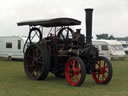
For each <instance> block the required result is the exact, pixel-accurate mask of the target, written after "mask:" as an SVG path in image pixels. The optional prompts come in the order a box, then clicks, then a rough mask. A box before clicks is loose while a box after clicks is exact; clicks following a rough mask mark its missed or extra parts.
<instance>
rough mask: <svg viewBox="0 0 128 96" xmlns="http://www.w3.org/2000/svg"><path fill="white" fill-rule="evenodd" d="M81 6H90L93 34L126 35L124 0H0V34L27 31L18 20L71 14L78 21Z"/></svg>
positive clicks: (127, 10) (127, 17) (127, 19)
mask: <svg viewBox="0 0 128 96" xmlns="http://www.w3.org/2000/svg"><path fill="white" fill-rule="evenodd" d="M85 8H94V13H93V36H94V37H95V35H96V34H101V33H108V34H111V35H114V36H118V37H120V36H121V37H123V36H128V0H0V36H12V35H16V36H17V35H27V34H28V27H27V26H26V27H19V26H17V25H16V23H17V22H19V21H25V20H38V19H48V18H54V17H72V18H75V19H78V20H81V21H82V26H80V27H81V28H82V32H84V23H85V21H84V19H85V17H84V16H85V13H84V9H85Z"/></svg>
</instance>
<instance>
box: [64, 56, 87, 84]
mask: <svg viewBox="0 0 128 96" xmlns="http://www.w3.org/2000/svg"><path fill="white" fill-rule="evenodd" d="M85 76H86V68H85V64H84V62H83V61H82V59H81V58H79V57H71V58H70V59H69V60H68V61H67V63H66V66H65V77H66V80H67V82H68V84H69V85H72V86H80V85H81V84H82V83H83V82H84V80H85Z"/></svg>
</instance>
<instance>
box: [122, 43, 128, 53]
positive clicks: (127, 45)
mask: <svg viewBox="0 0 128 96" xmlns="http://www.w3.org/2000/svg"><path fill="white" fill-rule="evenodd" d="M120 42H121V44H122V46H123V48H124V51H125V53H126V54H128V41H120Z"/></svg>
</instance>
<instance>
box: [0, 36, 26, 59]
mask: <svg viewBox="0 0 128 96" xmlns="http://www.w3.org/2000/svg"><path fill="white" fill-rule="evenodd" d="M26 39H27V37H22V36H21V37H20V36H4V37H0V57H6V58H8V59H9V60H11V59H13V58H14V59H23V58H24V54H23V46H24V43H25V41H26Z"/></svg>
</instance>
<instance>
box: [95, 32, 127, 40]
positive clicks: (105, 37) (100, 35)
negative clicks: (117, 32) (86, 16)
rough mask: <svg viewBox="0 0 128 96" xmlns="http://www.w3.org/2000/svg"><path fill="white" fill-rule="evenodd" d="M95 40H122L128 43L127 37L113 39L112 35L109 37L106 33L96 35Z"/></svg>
mask: <svg viewBox="0 0 128 96" xmlns="http://www.w3.org/2000/svg"><path fill="white" fill-rule="evenodd" d="M96 38H97V39H106V40H123V41H128V36H127V37H114V36H113V35H109V34H106V33H102V34H97V35H96Z"/></svg>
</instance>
